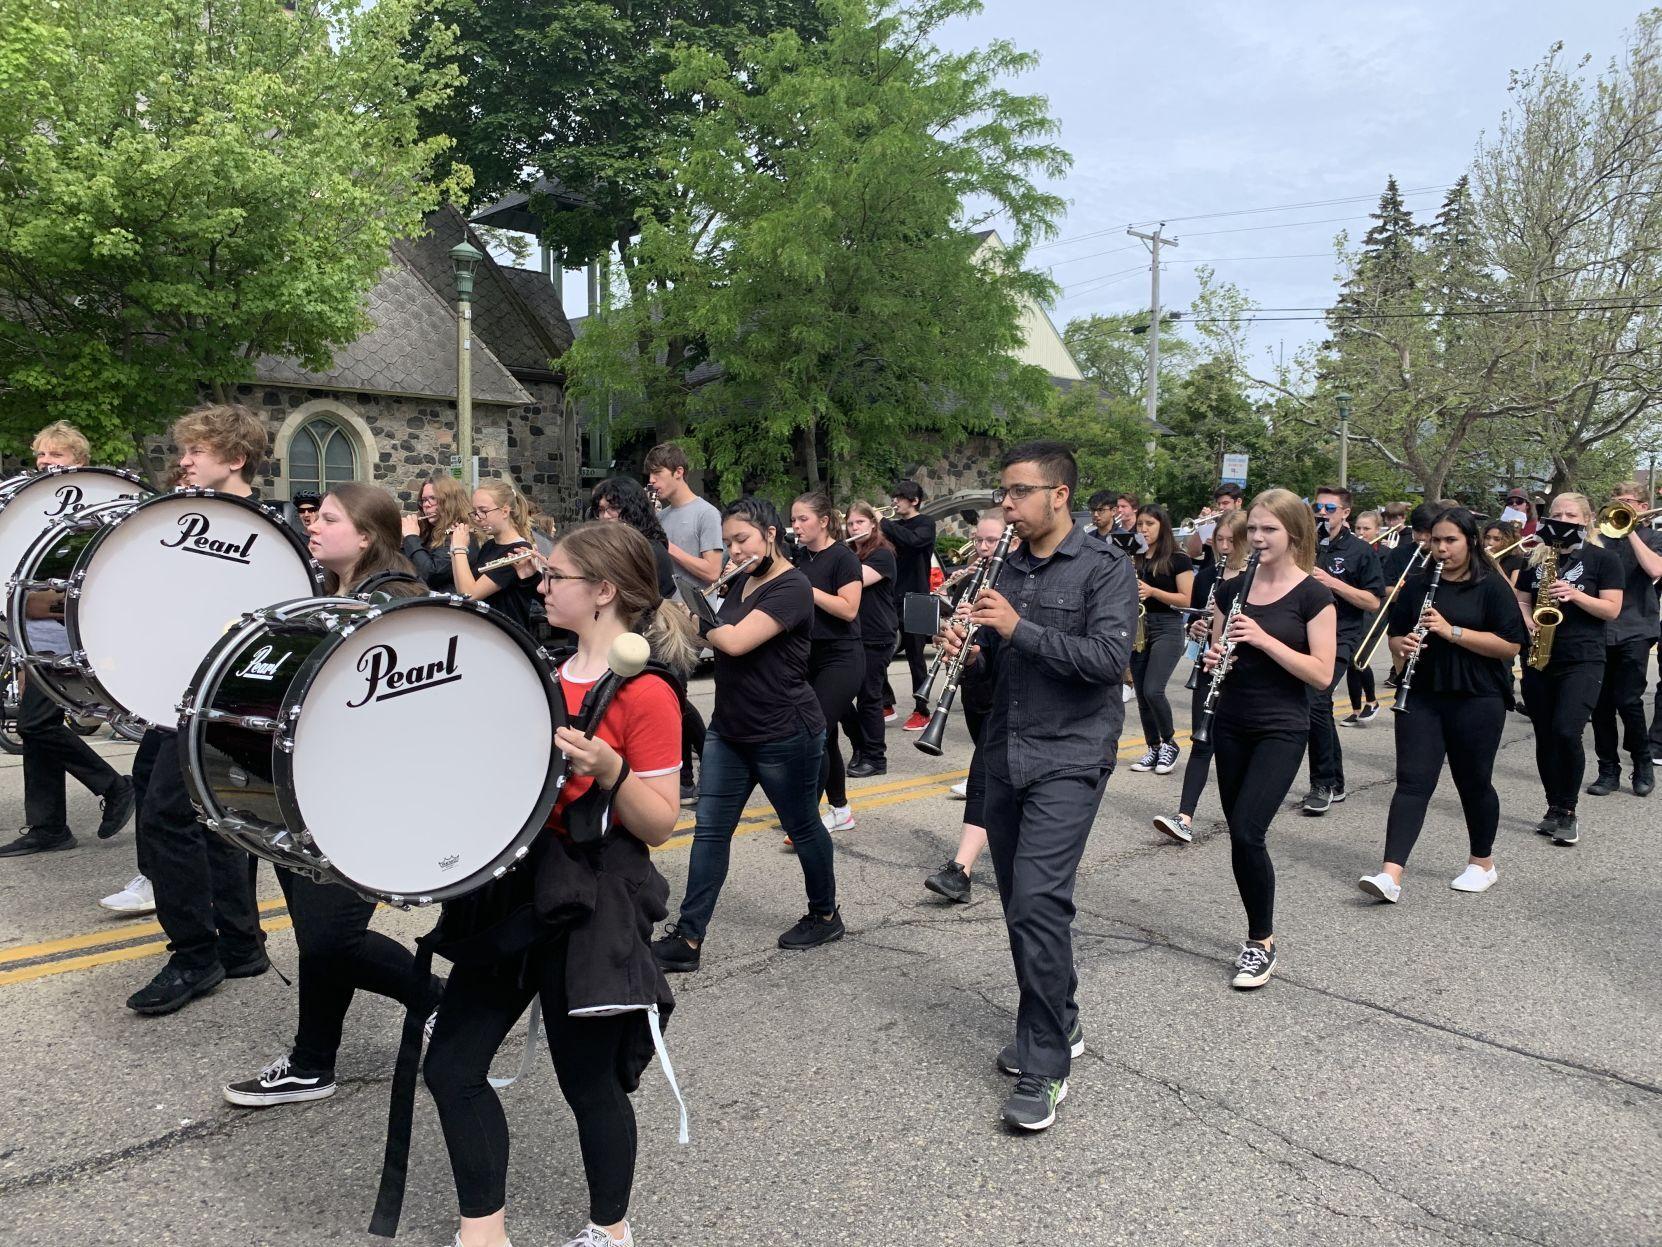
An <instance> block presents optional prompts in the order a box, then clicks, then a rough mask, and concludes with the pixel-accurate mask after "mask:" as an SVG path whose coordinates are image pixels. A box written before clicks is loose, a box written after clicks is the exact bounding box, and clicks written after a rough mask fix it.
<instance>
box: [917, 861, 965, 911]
mask: <svg viewBox="0 0 1662 1247" xmlns="http://www.w3.org/2000/svg"><path fill="white" fill-rule="evenodd" d="M923 886H924V887H926V888H928V889H929V890H930V891H931V892H933V893H934V894H935V895H936V896H944V897H946V899H947V900H949V901H958V902H960V903H962V902H964V901H967V900H969V898H970V877H969V871H967V870H965V869H964V868H963V867H962V866H960V865H959V864H958V863H957V862H948V863H947V864H946V865H945V866H942V867H941V868H940V869H939V870H937V871H936V872H935V873H934V874H932V875H930V876H929V878H927V879H925V880H924V881H923Z"/></svg>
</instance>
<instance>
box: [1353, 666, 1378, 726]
mask: <svg viewBox="0 0 1662 1247" xmlns="http://www.w3.org/2000/svg"><path fill="white" fill-rule="evenodd" d="M1345 689H1346V691H1347V692H1349V693H1350V712H1351V713H1352V714H1361V713H1362V707H1363V706H1365V705H1367V706H1371V705H1373V704H1374V703H1375V702H1377V701H1378V700H1379V698H1378V696H1377V695H1375V693H1374V688H1373V668H1372V667H1363V668H1362V669H1361V670H1360V671H1358V670H1357V669H1356V666H1355V664H1352V665H1351V666H1348V667H1346V668H1345Z"/></svg>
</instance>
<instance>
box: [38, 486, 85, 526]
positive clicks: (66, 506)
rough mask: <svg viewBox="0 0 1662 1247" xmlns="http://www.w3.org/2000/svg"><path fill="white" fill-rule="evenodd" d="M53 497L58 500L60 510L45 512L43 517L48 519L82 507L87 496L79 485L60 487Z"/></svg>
mask: <svg viewBox="0 0 1662 1247" xmlns="http://www.w3.org/2000/svg"><path fill="white" fill-rule="evenodd" d="M53 496H54V497H55V498H57V500H58V508H57V510H55V511H46V512H44V513H43V515H44V517H45V518H46V519H51V518H52V517H53V516H57V515H63V514H64V513H65V512H67V511H71V510H73V509H74V508H76V507H78V506H80V505H81V499H83V498H84V497H86V494H85V493H84V492H83V491H82V489H81V487H80V486H79V485H60V486H59V487H58V489H57V491H56V492H55V493H54V495H53Z"/></svg>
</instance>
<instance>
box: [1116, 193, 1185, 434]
mask: <svg viewBox="0 0 1662 1247" xmlns="http://www.w3.org/2000/svg"><path fill="white" fill-rule="evenodd" d="M1165 228H1166V223H1165V222H1164V221H1162V222H1160V224H1159V225H1156V226H1155V227H1154V232H1153V233H1152V234H1143V233H1140V232H1138V231H1137V230H1134V229H1128V230H1126V231H1125V232H1126V233H1127V234H1130V235H1131V237H1133V238H1141V239H1142V240H1143V241H1144V242H1145V243H1147V244H1148V249H1149V253H1150V256H1151V257H1152V262H1151V263H1150V265H1149V269H1150V272H1151V273H1152V276H1153V281H1152V283H1151V288H1150V291H1149V297H1148V306H1149V321H1148V419H1149V423H1150V424H1152V423H1154V421H1155V419H1156V414H1155V413H1156V412H1157V411H1158V410H1159V406H1160V248H1161V247H1175V246H1177V239H1175V238H1162V237H1160V231H1161V230H1163V229H1165Z"/></svg>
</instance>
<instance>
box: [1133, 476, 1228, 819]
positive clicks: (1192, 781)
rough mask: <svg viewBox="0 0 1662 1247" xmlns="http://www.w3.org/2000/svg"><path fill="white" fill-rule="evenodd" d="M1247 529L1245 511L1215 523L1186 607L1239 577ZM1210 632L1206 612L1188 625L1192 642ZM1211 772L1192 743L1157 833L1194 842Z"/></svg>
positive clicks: (1208, 760) (1197, 700)
mask: <svg viewBox="0 0 1662 1247" xmlns="http://www.w3.org/2000/svg"><path fill="white" fill-rule="evenodd" d="M1246 530H1247V513H1246V511H1245V510H1244V509H1236V510H1233V511H1227V512H1225V513H1224V515H1223V517H1222V518H1221V519H1219V520H1218V527H1217V531H1216V532H1214V533H1213V534H1212V549H1213V550H1215V551H1216V552H1217V557H1216V558H1214V559H1212V560H1210V561H1208V562H1207V563H1205V564H1204V565H1203V566H1202V567H1201V568H1200V570H1199V571H1197V572H1196V573H1195V581H1194V587H1193V588H1192V589H1191V590H1190V595H1189V604H1190V605H1191V606H1192V607H1194V608H1195V609H1196V610H1200V609H1201V608H1203V607H1206V606H1207V604H1208V603H1209V602H1212V601H1215V600H1216V597H1217V590H1218V589H1221V588H1222V587H1223V585H1224V584H1225V583H1227V582H1229V581H1231V580H1233V579H1235V577H1237V576H1239V575H1240V574H1241V569H1242V568H1243V567H1245V566H1246V560H1247V535H1246ZM1220 559H1221V560H1222V564H1223V573H1222V576H1221V578H1220V576H1219V573H1218V565H1219V564H1218V561H1219V560H1220ZM1211 630H1212V613H1211V611H1210V610H1206V611H1205V612H1204V613H1202V614H1200V615H1197V616H1196V617H1195V619H1194V622H1193V623H1191V624H1190V625H1189V628H1188V635H1189V636H1190V637H1191V638H1192V639H1193V640H1195V641H1200V642H1204V641H1205V640H1206V638H1207V637H1208V636H1209V635H1210V633H1211ZM1207 683H1208V681H1207V680H1206V679H1205V678H1204V677H1203V678H1201V679H1198V680H1196V681H1195V688H1194V701H1193V708H1192V709H1191V711H1190V713H1189V722H1190V723H1191V724H1195V723H1199V722H1200V708H1201V706H1202V705H1203V704H1204V703H1205V701H1206V686H1207ZM1211 771H1212V744H1211V742H1210V741H1191V742H1190V743H1189V758H1188V761H1187V762H1185V763H1184V764H1183V792H1182V795H1181V796H1179V797H1178V800H1177V813H1176V815H1175V816H1167V815H1165V814H1161V815H1158V816H1156V817H1155V819H1154V827H1155V830H1156V831H1162V832H1164V833H1165V834H1166V835H1168V836H1170V837H1171V838H1172V839H1173V840H1177V841H1180V842H1182V843H1184V844H1187V843H1189V842H1190V841H1191V840H1193V839H1194V816H1195V808H1196V807H1197V806H1198V805H1199V804H1200V794H1201V793H1202V792H1204V791H1205V790H1206V780H1207V777H1208V776H1209V775H1210V774H1211Z"/></svg>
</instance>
